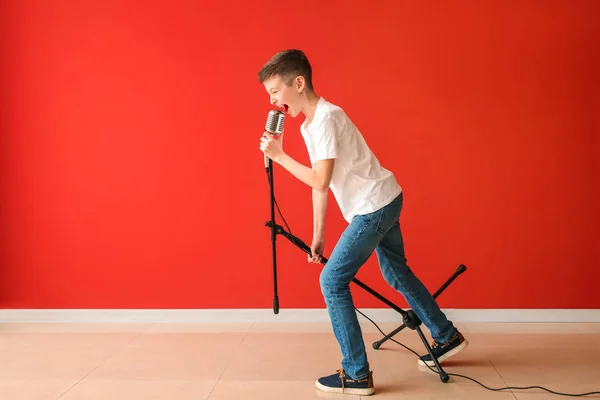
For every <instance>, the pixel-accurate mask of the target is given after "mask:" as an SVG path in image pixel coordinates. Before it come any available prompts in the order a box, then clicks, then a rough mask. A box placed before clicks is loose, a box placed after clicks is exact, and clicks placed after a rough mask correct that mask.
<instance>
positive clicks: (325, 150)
mask: <svg viewBox="0 0 600 400" xmlns="http://www.w3.org/2000/svg"><path fill="white" fill-rule="evenodd" d="M258 80H259V82H260V83H263V84H264V86H265V89H266V90H267V93H269V96H270V101H271V104H273V105H275V106H277V107H281V108H283V109H284V110H285V112H286V113H287V115H289V116H291V117H292V118H294V117H296V116H298V115H299V114H304V116H305V118H306V119H305V121H304V122H303V123H302V126H301V127H300V131H301V134H302V137H303V139H304V141H305V143H306V147H307V150H308V153H309V156H310V161H311V164H312V168H308V167H306V166H304V165H302V164H300V163H298V162H297V161H295V160H294V159H292V158H291V157H290V156H288V155H287V154H286V153H285V152H284V151H283V149H282V147H281V143H280V141H278V140H273V137H272V136H271V135H270V134H269V133H268V132H265V133H263V137H262V138H261V143H260V149H261V150H262V152H263V153H264V154H265V155H266V156H267V157H269V158H270V159H271V160H273V162H276V163H278V164H280V165H281V166H282V167H284V168H285V169H286V170H288V171H289V172H290V173H291V174H293V175H294V176H295V177H296V178H298V179H299V180H300V181H302V182H304V183H305V184H307V185H309V186H310V187H312V202H313V217H314V220H313V223H314V232H313V241H312V245H311V253H312V256H309V257H308V261H309V262H312V263H319V262H320V260H321V255H322V254H323V251H324V249H325V235H324V233H325V226H324V225H325V211H326V209H327V193H328V189H329V188H331V190H332V192H333V194H334V196H335V199H336V201H337V203H338V205H339V207H340V210H341V211H342V214H343V216H344V219H345V220H346V221H348V223H349V225H348V227H347V228H346V229H345V230H344V232H343V234H342V236H341V237H340V239H339V241H338V243H337V244H336V245H335V247H334V249H333V251H332V253H331V255H330V257H329V260H328V261H327V263H326V264H325V267H324V268H323V271H322V272H321V276H320V285H321V291H322V293H323V297H324V299H325V303H326V305H327V311H328V313H329V317H330V319H331V324H332V327H333V332H334V334H335V337H336V339H337V341H338V343H339V345H340V349H341V352H342V356H343V359H342V368H341V369H339V370H338V371H337V373H335V374H333V375H330V376H325V377H322V378H320V379H318V380H317V381H316V386H317V388H318V389H320V390H323V391H326V392H334V393H348V394H358V395H371V394H373V393H374V392H375V390H374V387H373V373H372V371H370V369H369V363H368V361H367V353H366V350H365V345H364V341H363V338H362V332H361V329H360V325H359V323H358V318H357V316H356V312H355V309H354V302H353V300H352V296H351V294H350V289H349V283H350V282H351V280H352V279H353V278H354V276H355V275H356V273H357V272H358V269H359V268H360V267H361V266H362V265H363V264H364V263H365V262H366V261H367V260H368V258H369V256H370V255H371V254H372V252H373V251H375V252H376V253H377V258H378V261H379V266H380V269H381V272H382V274H383V276H384V278H385V280H386V281H387V282H388V284H390V285H391V286H392V287H393V288H395V289H396V290H397V291H399V292H400V293H401V294H402V295H403V296H404V298H405V299H406V300H407V302H408V303H409V304H410V306H411V308H412V309H413V310H414V312H415V313H416V314H417V316H418V317H419V318H420V319H421V321H422V322H423V323H424V324H425V326H427V328H428V329H429V330H430V332H431V335H432V337H433V339H434V343H433V345H432V347H433V352H434V354H435V355H436V358H438V361H440V362H442V361H443V360H445V359H447V358H448V357H451V356H453V355H455V354H456V353H458V352H459V351H461V350H463V349H464V348H465V347H466V346H467V344H468V342H467V341H466V340H465V339H464V337H463V336H462V335H461V333H460V332H458V330H457V329H456V328H455V327H454V325H453V324H452V322H451V321H449V320H448V319H447V318H446V316H445V315H444V313H443V312H442V311H441V310H440V308H439V306H438V305H437V303H436V302H435V300H434V299H433V297H432V296H431V294H430V293H429V292H428V290H427V289H426V288H425V286H424V285H423V284H422V283H421V281H420V280H419V279H418V278H417V277H415V275H414V274H413V273H412V271H411V270H410V268H409V267H408V266H407V265H406V258H405V255H404V243H403V240H402V233H401V231H400V224H399V221H398V220H399V217H400V211H401V209H402V201H403V193H402V188H401V187H400V185H398V183H397V182H396V179H395V177H394V175H393V174H392V173H391V172H390V171H388V170H386V169H385V168H383V167H382V166H381V165H380V164H379V161H378V160H377V158H376V157H375V156H374V155H373V153H372V152H371V150H370V149H369V147H368V146H367V144H366V142H365V140H364V138H363V136H362V135H361V133H360V132H359V130H358V129H357V128H356V126H355V125H354V124H353V123H352V121H351V120H350V119H349V118H348V116H347V115H346V114H345V113H344V111H343V110H342V109H341V108H340V107H338V106H336V105H334V104H332V103H330V102H328V101H327V100H325V99H324V98H323V97H320V96H318V95H317V94H316V92H315V91H314V88H313V85H312V69H311V66H310V63H309V62H308V60H307V58H306V56H305V54H304V53H303V52H302V51H300V50H285V51H282V52H279V53H277V54H275V55H274V56H273V57H272V58H271V59H270V60H269V61H268V62H267V63H266V64H265V65H264V66H263V68H262V69H261V70H260V72H259V73H258ZM418 362H419V364H421V365H425V363H427V364H428V365H431V366H432V365H434V364H433V361H432V360H431V357H430V356H429V355H428V354H427V355H425V356H422V357H420V359H419V361H418Z"/></svg>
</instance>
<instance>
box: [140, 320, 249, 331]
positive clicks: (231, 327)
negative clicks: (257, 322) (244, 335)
mask: <svg viewBox="0 0 600 400" xmlns="http://www.w3.org/2000/svg"><path fill="white" fill-rule="evenodd" d="M253 325H254V323H253V322H231V323H229V322H223V323H212V322H198V323H197V322H189V323H166V322H162V323H158V322H157V323H154V324H152V325H151V326H150V327H148V329H146V330H145V331H144V333H195V332H248V331H250V329H251V328H252V326H253Z"/></svg>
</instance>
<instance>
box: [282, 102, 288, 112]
mask: <svg viewBox="0 0 600 400" xmlns="http://www.w3.org/2000/svg"><path fill="white" fill-rule="evenodd" d="M283 108H284V109H285V112H286V113H287V112H288V108H289V107H288V105H287V104H284V105H283Z"/></svg>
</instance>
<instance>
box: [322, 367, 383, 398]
mask: <svg viewBox="0 0 600 400" xmlns="http://www.w3.org/2000/svg"><path fill="white" fill-rule="evenodd" d="M316 385H317V389H319V390H322V391H324V392H329V393H345V394H358V395H361V396H369V395H371V394H373V393H375V388H374V387H373V371H370V372H369V376H368V377H366V378H365V379H361V380H357V379H352V378H351V377H349V376H348V375H346V374H345V373H344V369H343V368H342V369H338V370H337V373H335V374H333V375H329V376H324V377H322V378H319V379H318V380H317V382H316Z"/></svg>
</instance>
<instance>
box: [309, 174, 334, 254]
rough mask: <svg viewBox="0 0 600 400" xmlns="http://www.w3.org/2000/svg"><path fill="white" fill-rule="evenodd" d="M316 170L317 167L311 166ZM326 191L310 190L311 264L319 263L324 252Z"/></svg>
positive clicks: (327, 193)
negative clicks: (311, 222) (311, 211)
mask: <svg viewBox="0 0 600 400" xmlns="http://www.w3.org/2000/svg"><path fill="white" fill-rule="evenodd" d="M312 167H313V169H314V170H316V168H317V165H316V164H313V165H312ZM328 195H329V192H328V190H324V191H321V190H317V189H313V190H312V205H313V226H314V230H313V241H312V244H311V246H310V251H311V254H312V257H311V256H310V255H309V256H308V261H309V262H312V263H320V262H321V255H323V252H324V250H325V215H326V213H327V199H328Z"/></svg>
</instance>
